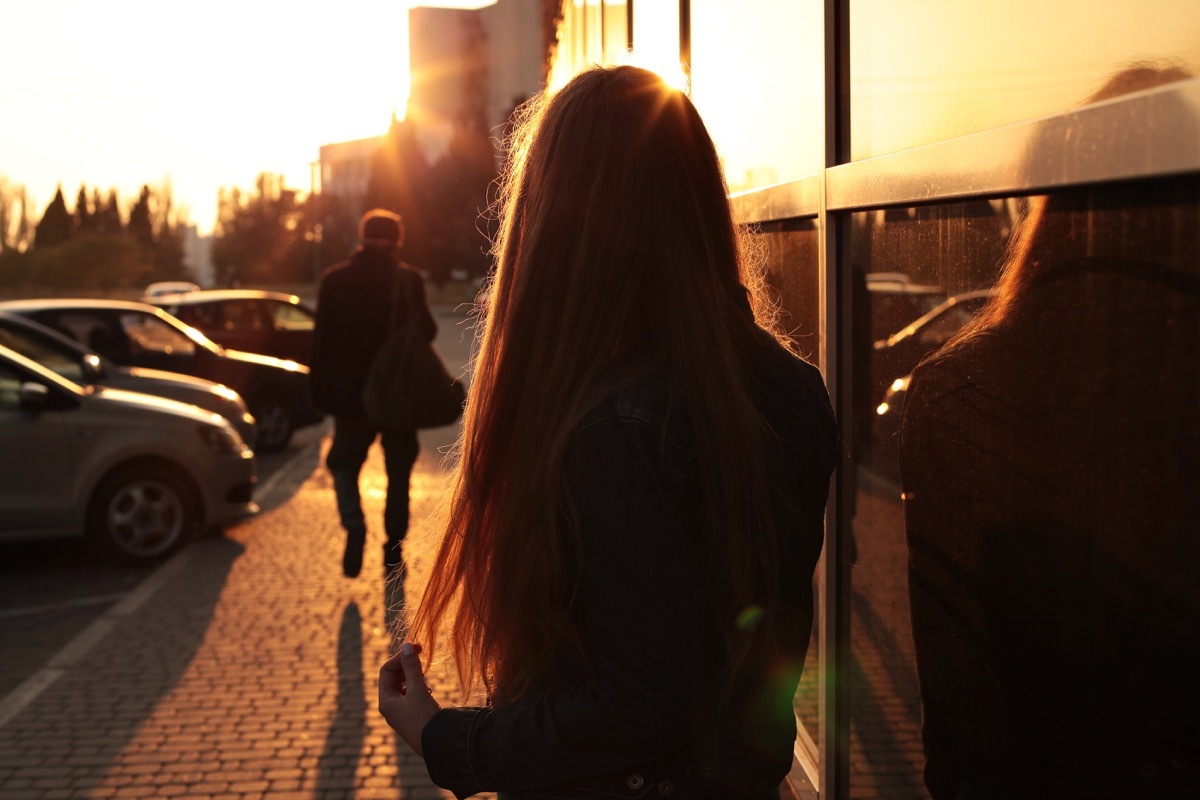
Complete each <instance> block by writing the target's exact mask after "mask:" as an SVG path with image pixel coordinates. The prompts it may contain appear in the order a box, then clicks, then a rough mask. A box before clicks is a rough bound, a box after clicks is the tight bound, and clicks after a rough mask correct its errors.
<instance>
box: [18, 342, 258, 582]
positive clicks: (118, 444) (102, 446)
mask: <svg viewBox="0 0 1200 800" xmlns="http://www.w3.org/2000/svg"><path fill="white" fill-rule="evenodd" d="M256 481H257V465H256V463H255V457H254V453H253V451H251V450H250V448H249V447H247V445H246V443H245V442H244V441H243V440H242V438H241V436H239V435H238V432H237V431H236V430H235V429H234V428H233V426H231V425H230V424H229V422H228V420H226V419H225V418H223V417H222V416H221V415H219V414H216V413H212V412H206V411H202V410H201V409H199V408H197V407H195V406H192V405H186V404H184V403H180V402H176V401H174V400H168V399H165V398H161V397H153V396H151V395H147V394H141V393H139V392H129V391H123V390H119V389H110V388H106V387H103V386H89V387H82V386H80V385H79V384H76V383H73V382H71V381H68V380H66V379H65V378H62V377H61V376H59V375H57V374H55V373H54V372H51V371H50V370H48V369H46V368H44V367H42V366H41V365H39V364H37V363H36V362H33V361H31V360H29V359H27V358H25V357H23V356H21V355H19V354H17V353H15V352H14V351H12V350H9V349H8V348H6V347H3V346H0V541H4V540H15V539H24V538H47V537H55V536H79V535H85V534H86V535H87V536H88V537H89V538H90V539H91V541H92V542H94V543H95V544H97V545H99V546H101V547H102V548H104V549H106V550H108V551H110V552H111V553H113V554H115V555H117V556H119V557H123V558H125V559H129V560H138V561H154V560H157V559H160V558H163V557H164V556H167V555H169V554H170V553H171V552H173V551H174V550H176V549H178V548H179V547H180V546H182V545H183V544H184V543H185V542H187V541H188V539H189V538H190V537H191V536H192V535H193V534H195V533H197V532H199V531H201V530H204V529H207V528H212V527H217V526H221V525H224V524H227V523H229V522H231V521H233V520H235V519H237V518H239V517H242V516H245V515H248V514H253V513H255V512H256V511H257V510H258V506H257V505H256V504H255V503H254V501H253V493H254V484H255V482H256Z"/></svg>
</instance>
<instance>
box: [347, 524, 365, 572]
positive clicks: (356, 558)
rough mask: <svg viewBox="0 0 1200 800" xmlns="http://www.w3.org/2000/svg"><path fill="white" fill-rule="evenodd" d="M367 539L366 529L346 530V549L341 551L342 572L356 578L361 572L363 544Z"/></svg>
mask: <svg viewBox="0 0 1200 800" xmlns="http://www.w3.org/2000/svg"><path fill="white" fill-rule="evenodd" d="M366 541H367V532H366V531H347V532H346V551H345V552H344V553H342V574H343V575H345V576H346V577H347V578H357V577H358V573H360V572H362V560H363V545H364V544H366Z"/></svg>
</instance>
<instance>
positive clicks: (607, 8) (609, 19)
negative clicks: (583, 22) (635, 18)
mask: <svg viewBox="0 0 1200 800" xmlns="http://www.w3.org/2000/svg"><path fill="white" fill-rule="evenodd" d="M603 9H604V20H603V30H604V63H606V64H620V63H624V62H625V61H627V60H628V58H627V55H626V54H627V52H628V49H629V28H628V14H629V9H628V7H627V6H626V5H625V0H604V5H603Z"/></svg>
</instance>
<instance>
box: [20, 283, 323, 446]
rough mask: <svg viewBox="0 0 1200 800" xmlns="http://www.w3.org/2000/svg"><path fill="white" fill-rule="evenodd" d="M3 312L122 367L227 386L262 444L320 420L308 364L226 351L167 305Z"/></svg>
mask: <svg viewBox="0 0 1200 800" xmlns="http://www.w3.org/2000/svg"><path fill="white" fill-rule="evenodd" d="M0 311H7V312H10V313H14V314H19V315H21V316H24V317H28V318H30V319H32V320H34V321H35V322H40V323H42V324H43V325H46V326H48V327H51V328H54V329H55V330H57V331H60V332H62V333H64V334H66V335H68V336H70V337H71V338H73V339H75V340H76V341H79V342H81V343H83V344H84V345H86V346H87V347H88V348H89V349H91V350H92V351H94V352H96V353H98V354H100V355H102V356H104V357H105V358H107V359H109V360H111V361H113V362H115V363H117V364H121V365H123V366H128V367H145V368H150V369H160V370H166V371H167V372H180V373H183V374H185V375H194V376H196V377H198V378H204V379H206V380H210V381H214V382H216V383H223V384H225V385H226V386H229V387H230V388H232V389H233V390H234V391H236V392H237V393H238V394H240V395H241V396H242V398H243V399H245V401H246V405H247V406H249V408H250V413H251V414H253V415H254V417H255V419H257V420H258V437H257V439H256V440H255V443H254V447H255V449H256V450H259V451H262V452H270V451H274V450H279V449H282V448H283V447H285V446H286V445H287V443H288V442H289V441H290V440H291V438H292V434H293V433H294V432H295V430H296V429H297V428H301V427H305V426H308V425H315V424H316V423H318V422H320V421H321V419H322V415H321V414H319V413H318V412H317V411H315V410H314V409H313V408H312V406H311V405H310V404H309V399H308V367H306V366H304V365H302V364H297V363H295V362H293V361H284V360H281V359H278V358H272V357H271V356H264V355H258V354H255V353H243V352H240V351H237V350H226V349H225V348H223V347H221V346H220V345H218V344H216V343H215V342H213V341H212V340H211V339H209V338H208V337H206V336H205V335H204V334H202V333H200V332H199V331H198V330H196V329H195V328H192V327H190V326H188V325H185V324H184V323H182V322H180V321H179V320H178V319H176V318H175V317H173V316H171V315H170V314H168V313H167V312H166V311H163V310H162V309H161V308H156V307H154V306H152V305H147V304H146V303H136V302H130V301H123V300H95V299H68V300H63V299H41V300H10V301H7V302H3V303H0Z"/></svg>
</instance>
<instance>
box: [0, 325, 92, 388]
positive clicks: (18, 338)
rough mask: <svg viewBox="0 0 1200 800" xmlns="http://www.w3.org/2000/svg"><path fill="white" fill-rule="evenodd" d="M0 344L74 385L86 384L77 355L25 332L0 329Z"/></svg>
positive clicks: (81, 364)
mask: <svg viewBox="0 0 1200 800" xmlns="http://www.w3.org/2000/svg"><path fill="white" fill-rule="evenodd" d="M0 344H2V345H4V346H5V347H7V348H9V349H10V350H13V351H14V352H17V353H20V354H21V355H23V356H25V357H26V358H28V359H29V360H30V361H36V362H37V363H39V364H41V365H42V366H43V367H45V368H46V369H48V370H51V371H52V372H54V373H56V374H58V375H61V376H62V377H64V378H66V379H67V380H70V381H74V382H75V383H87V382H88V381H87V379H86V378H85V377H84V373H83V363H82V362H81V361H80V359H79V356H78V354H75V353H71V352H70V351H69V350H65V349H63V348H58V347H55V346H53V345H52V344H51V343H50V342H48V341H46V340H43V339H41V338H39V337H37V336H35V335H33V334H31V333H29V332H27V331H23V330H20V329H9V328H0Z"/></svg>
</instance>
